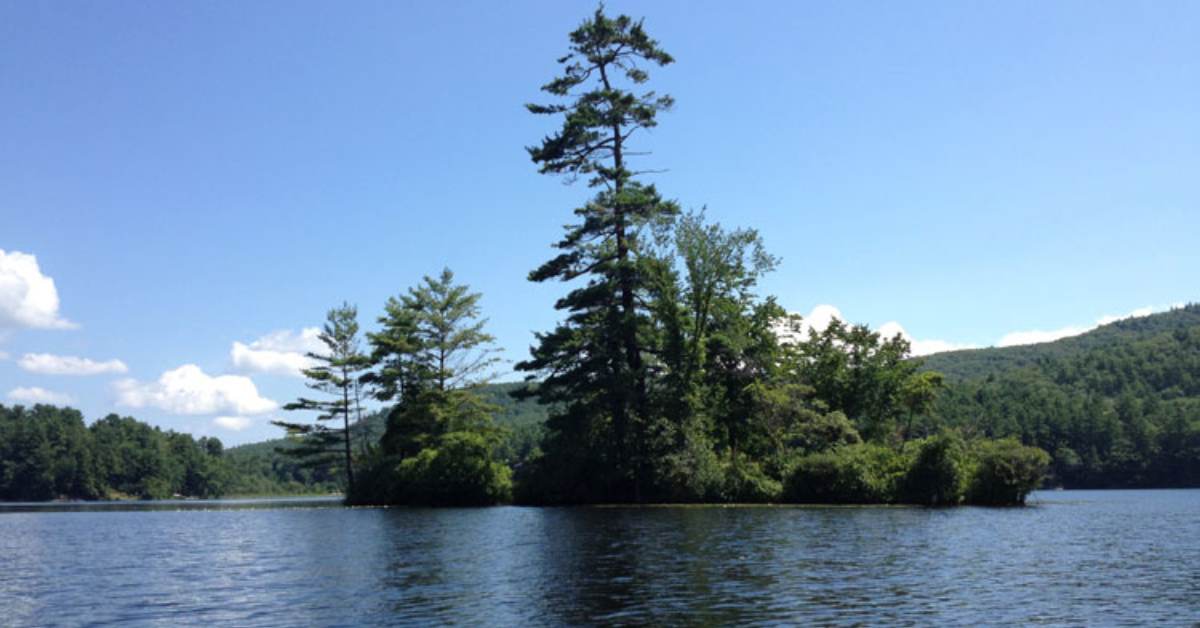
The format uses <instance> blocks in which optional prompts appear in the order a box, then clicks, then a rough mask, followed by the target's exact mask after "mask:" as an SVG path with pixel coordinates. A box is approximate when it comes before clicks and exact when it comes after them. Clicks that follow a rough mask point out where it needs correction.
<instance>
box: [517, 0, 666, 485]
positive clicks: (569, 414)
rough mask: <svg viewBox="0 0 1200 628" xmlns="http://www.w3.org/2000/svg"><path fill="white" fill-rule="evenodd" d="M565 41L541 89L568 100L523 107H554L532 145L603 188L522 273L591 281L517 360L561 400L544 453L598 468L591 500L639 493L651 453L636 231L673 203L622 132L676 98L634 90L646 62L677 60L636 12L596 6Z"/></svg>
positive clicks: (546, 110)
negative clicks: (648, 180)
mask: <svg viewBox="0 0 1200 628" xmlns="http://www.w3.org/2000/svg"><path fill="white" fill-rule="evenodd" d="M570 42H571V43H570V50H569V52H568V54H567V55H566V56H564V57H562V58H560V59H559V62H560V63H561V64H562V65H563V74H562V75H561V76H559V77H557V78H555V79H554V80H552V81H551V82H549V83H547V84H546V85H544V86H543V87H542V90H543V91H545V92H547V93H549V94H551V95H552V96H556V97H559V98H561V99H563V100H565V101H566V102H558V103H553V104H531V105H528V109H529V111H531V112H532V113H535V114H539V115H553V116H561V118H562V127H561V128H560V130H559V131H557V132H556V133H554V134H552V135H550V136H548V137H546V138H544V139H543V140H542V142H541V144H540V145H539V146H534V147H531V148H529V154H530V157H531V158H532V159H533V161H534V162H535V163H537V164H539V166H540V171H541V172H542V173H544V174H555V175H565V176H567V177H568V179H569V180H574V179H575V178H577V177H579V176H584V177H586V178H587V181H588V185H589V186H590V187H593V188H597V189H598V192H597V194H596V195H595V196H594V197H593V198H592V200H590V201H589V202H587V203H585V204H584V205H583V206H582V207H580V208H579V209H576V210H575V214H576V216H577V217H578V219H579V221H578V223H577V224H574V225H570V226H568V227H567V233H566V235H565V237H564V238H563V239H562V240H561V241H560V242H559V243H558V244H557V245H556V246H557V248H558V249H559V250H560V253H559V254H558V255H557V256H556V257H554V258H553V259H551V260H550V261H548V262H546V263H545V264H543V265H542V266H541V267H539V268H538V269H536V270H534V271H533V272H532V273H530V276H529V277H530V280H532V281H539V282H540V281H546V280H550V279H559V280H562V281H572V280H576V279H586V282H585V284H584V285H582V286H579V287H577V288H574V289H573V290H571V291H570V292H569V293H568V294H567V295H566V296H565V297H563V298H562V299H561V300H559V302H558V303H557V304H556V308H557V309H558V310H560V311H562V312H564V313H565V314H566V319H565V320H564V321H563V322H561V323H560V324H559V326H558V327H557V328H556V329H555V330H554V331H552V332H549V333H545V334H539V335H538V337H537V339H538V346H536V347H534V348H533V350H532V356H531V358H530V359H529V360H528V361H525V362H522V363H520V364H519V365H518V368H519V369H523V370H526V371H530V372H532V373H535V374H540V375H542V376H544V381H543V382H542V384H541V385H540V386H539V387H538V393H537V394H538V396H539V397H540V399H541V400H542V401H543V402H546V403H553V404H564V409H563V410H562V411H561V412H558V413H557V414H556V416H555V417H554V418H553V419H552V420H551V423H550V430H551V433H552V434H551V439H552V440H551V441H548V442H547V446H548V448H549V449H548V450H547V454H548V455H551V456H560V455H567V456H577V455H584V456H586V457H587V460H585V461H583V462H584V466H585V467H587V468H589V469H590V470H589V471H586V472H585V473H589V474H590V473H592V471H600V474H599V476H597V477H599V478H602V479H600V480H599V481H598V483H597V482H596V481H595V480H596V478H595V477H594V478H592V479H591V480H588V482H589V483H593V484H597V487H596V488H598V490H599V491H600V492H601V493H600V494H595V493H594V492H593V494H591V495H590V496H589V497H588V498H590V499H597V498H599V499H631V498H632V499H638V498H639V497H640V487H641V479H642V476H644V475H645V474H646V465H647V463H648V461H647V459H646V455H645V451H644V444H645V443H644V441H645V438H644V437H645V431H646V430H645V428H646V422H647V420H648V416H647V414H648V391H647V379H648V374H647V367H646V363H645V355H644V353H645V350H646V347H644V346H643V336H644V334H645V333H646V330H647V328H648V326H649V324H648V320H647V316H646V311H645V305H644V304H645V296H646V288H647V279H646V276H645V272H644V267H643V259H642V254H643V252H644V249H645V247H646V245H647V243H645V242H643V241H642V240H643V232H644V231H645V230H646V227H647V226H650V225H653V224H656V223H659V222H661V221H663V220H669V219H670V218H671V217H672V216H674V215H675V214H676V213H677V212H678V208H677V206H676V205H675V204H674V203H673V202H669V201H665V200H663V199H662V197H661V196H660V195H659V193H658V192H657V190H655V188H654V186H653V185H646V184H643V183H641V182H639V181H637V180H636V178H635V177H636V176H637V174H638V173H637V172H636V171H634V170H633V169H632V168H631V166H630V163H629V157H630V156H631V155H633V154H637V153H635V152H633V151H631V146H630V144H629V142H630V139H631V138H632V137H633V135H634V134H635V133H637V132H638V131H640V130H645V129H649V128H653V127H654V126H655V125H656V124H657V121H656V117H657V115H658V113H659V112H660V111H664V110H666V109H669V108H670V107H671V105H672V99H671V97H670V96H665V95H661V96H660V95H657V94H655V93H654V92H652V91H648V92H641V93H637V92H635V91H634V90H636V89H638V88H639V86H641V85H642V84H644V83H645V82H646V81H647V80H648V78H649V75H648V74H647V72H646V70H645V67H646V66H649V65H659V66H663V65H667V64H669V63H671V62H672V61H673V59H672V58H671V56H670V55H668V54H667V53H666V52H664V51H663V50H662V49H661V48H660V47H659V45H658V42H656V41H654V40H653V39H651V38H650V37H649V36H648V35H647V34H646V32H645V30H644V29H643V27H642V23H641V22H640V21H635V20H633V19H631V18H629V17H628V16H624V15H622V16H619V17H616V18H610V17H608V16H607V15H605V13H604V10H603V8H600V9H597V10H596V12H595V14H594V15H593V16H592V17H591V18H590V19H588V20H586V21H584V23H583V24H582V25H580V26H579V28H578V29H576V30H575V31H574V32H572V33H571V34H570ZM531 377H532V376H531ZM555 448H558V450H557V451H554V449H555ZM568 452H569V453H568ZM580 497H582V496H580Z"/></svg>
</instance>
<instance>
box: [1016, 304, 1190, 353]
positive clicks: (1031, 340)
mask: <svg viewBox="0 0 1200 628" xmlns="http://www.w3.org/2000/svg"><path fill="white" fill-rule="evenodd" d="M1167 309H1168V308H1165V307H1153V306H1147V307H1139V308H1138V309H1136V310H1134V311H1132V312H1130V313H1128V314H1124V315H1122V316H1113V315H1111V314H1106V315H1104V316H1101V317H1100V318H1098V319H1096V322H1095V323H1093V324H1092V325H1068V326H1066V327H1060V328H1058V329H1050V330H1040V329H1031V330H1028V331H1014V332H1010V333H1007V334H1004V336H1003V337H1002V338H1000V342H997V343H996V346H997V347H1015V346H1018V345H1032V344H1038V343H1042V342H1053V341H1055V340H1059V339H1062V338H1069V337H1071V336H1078V335H1080V334H1085V333H1087V332H1089V331H1092V330H1093V329H1095V328H1097V327H1100V326H1102V325H1108V324H1109V323H1115V322H1117V321H1120V320H1125V319H1127V318H1139V317H1142V316H1149V315H1151V314H1154V313H1155V312H1163V311H1165V310H1167Z"/></svg>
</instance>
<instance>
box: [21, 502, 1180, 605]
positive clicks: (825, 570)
mask: <svg viewBox="0 0 1200 628" xmlns="http://www.w3.org/2000/svg"><path fill="white" fill-rule="evenodd" d="M1030 502H1031V506H1030V507H1027V508H1015V509H989V508H971V507H964V508H953V509H925V508H887V507H861V508H852V507H845V508H838V507H641V508H638V507H606V508H545V509H538V508H516V507H505V508H485V509H447V510H429V509H407V508H392V509H347V508H342V507H339V506H338V505H337V503H336V502H332V501H328V500H325V501H322V500H282V501H276V500H272V501H268V502H263V501H238V500H231V501H222V502H166V503H152V504H128V503H126V504H115V505H114V504H100V505H83V506H79V505H68V506H64V505H38V506H29V505H2V506H0V613H2V614H0V624H2V625H79V624H100V625H102V624H123V625H124V624H129V623H138V624H158V625H180V624H221V625H237V626H258V625H263V626H271V625H347V626H349V625H363V624H411V623H421V624H429V623H436V624H445V623H454V624H467V625H479V624H489V625H528V624H535V625H537V624H543V625H544V624H596V623H602V624H612V623H629V624H645V623H655V624H681V623H686V624H727V623H760V624H769V623H780V622H786V623H805V624H814V623H815V624H888V625H927V624H930V623H937V624H1029V623H1035V624H1071V625H1080V624H1093V625H1094V624H1105V625H1111V624H1120V623H1139V624H1171V625H1193V624H1195V623H1196V622H1198V621H1200V490H1178V491H1173V490H1172V491H1168V490H1163V491H1057V492H1038V493H1035V494H1034V495H1033V496H1032V497H1031V499H1030Z"/></svg>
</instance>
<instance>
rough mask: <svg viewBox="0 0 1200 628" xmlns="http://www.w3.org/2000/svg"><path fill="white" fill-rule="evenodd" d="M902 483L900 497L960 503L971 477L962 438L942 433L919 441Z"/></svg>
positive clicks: (936, 503) (935, 503)
mask: <svg viewBox="0 0 1200 628" xmlns="http://www.w3.org/2000/svg"><path fill="white" fill-rule="evenodd" d="M913 445H914V446H915V447H916V448H917V449H916V455H915V456H914V458H913V462H912V465H911V466H910V467H909V469H908V473H906V474H905V476H904V480H903V483H902V487H901V491H900V498H901V500H903V501H905V502H908V503H913V504H925V505H927V506H952V505H955V504H958V503H960V502H962V500H963V496H964V494H965V493H966V489H967V483H968V482H969V481H970V478H971V469H970V462H971V461H970V459H969V458H968V456H967V451H966V446H965V444H964V443H963V440H962V437H961V436H959V435H958V434H957V433H955V432H943V433H942V434H939V435H937V436H933V437H930V438H927V439H924V440H921V441H914V443H913Z"/></svg>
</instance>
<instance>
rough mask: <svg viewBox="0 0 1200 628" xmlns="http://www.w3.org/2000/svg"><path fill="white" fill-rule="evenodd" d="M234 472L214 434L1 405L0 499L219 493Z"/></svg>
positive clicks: (114, 417) (124, 419)
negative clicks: (90, 420) (195, 435)
mask: <svg viewBox="0 0 1200 628" xmlns="http://www.w3.org/2000/svg"><path fill="white" fill-rule="evenodd" d="M232 474H233V472H232V471H231V469H230V468H229V465H228V462H227V461H226V460H225V458H224V447H223V446H222V445H221V442H220V441H219V440H217V439H215V438H200V439H199V440H196V439H193V438H192V437H191V436H190V435H188V434H180V433H177V432H171V431H166V432H164V431H162V430H160V429H158V428H156V427H151V426H149V425H146V424H145V423H141V422H139V421H136V420H134V419H131V418H129V417H118V416H117V415H115V414H112V415H109V416H107V417H105V418H103V419H101V420H99V421H96V422H95V423H94V424H92V426H91V427H87V426H85V425H84V422H83V417H82V415H80V414H79V412H78V411H76V410H72V409H69V408H55V407H53V406H46V405H37V406H34V407H33V408H25V407H23V406H15V407H12V408H7V407H5V406H3V405H0V500H22V501H26V500H28V501H43V500H49V499H60V498H63V499H100V498H106V497H140V498H143V499H165V498H170V497H173V496H176V495H180V496H185V497H219V496H221V495H222V494H224V493H225V492H226V490H227V489H228V487H229V485H230V483H231V476H232Z"/></svg>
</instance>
